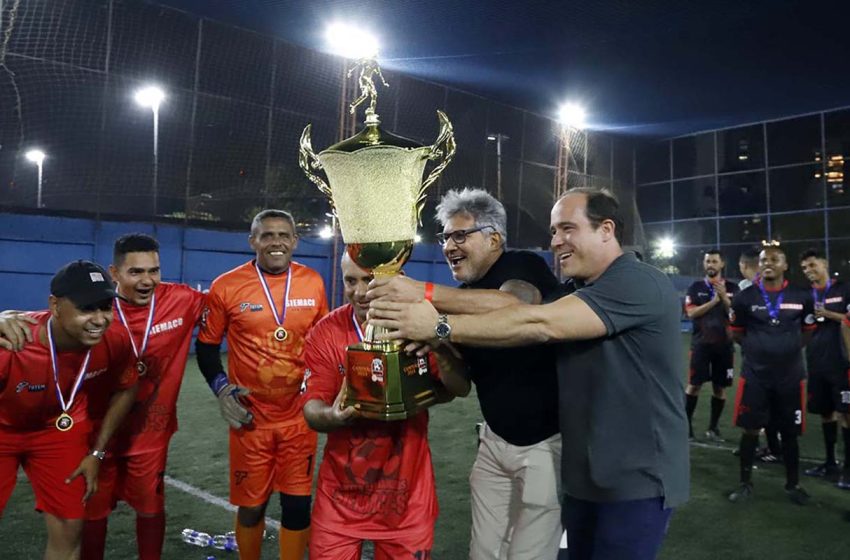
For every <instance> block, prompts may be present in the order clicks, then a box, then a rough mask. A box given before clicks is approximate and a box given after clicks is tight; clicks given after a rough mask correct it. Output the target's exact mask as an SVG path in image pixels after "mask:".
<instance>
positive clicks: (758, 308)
mask: <svg viewBox="0 0 850 560" xmlns="http://www.w3.org/2000/svg"><path fill="white" fill-rule="evenodd" d="M756 311H767V307H765V306H763V305H751V306H750V313H755V312H756Z"/></svg>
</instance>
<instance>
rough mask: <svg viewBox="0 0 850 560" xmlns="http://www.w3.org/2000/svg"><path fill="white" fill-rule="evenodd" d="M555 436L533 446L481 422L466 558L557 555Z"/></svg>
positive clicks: (526, 559)
mask: <svg viewBox="0 0 850 560" xmlns="http://www.w3.org/2000/svg"><path fill="white" fill-rule="evenodd" d="M560 465H561V435H560V434H555V435H554V436H552V437H550V438H548V439H545V440H543V441H541V442H540V443H537V444H535V445H529V446H524V447H519V446H516V445H511V444H510V443H508V442H506V441H505V440H503V439H502V438H500V437H499V436H498V435H496V434H495V433H494V432H493V431H492V430H491V429H490V428H489V426H487V424H484V425H483V426H482V427H481V432H480V434H479V446H478V456H477V457H476V459H475V463H474V464H473V465H472V473H471V474H470V475H469V485H470V490H471V502H472V540H471V542H470V546H469V558H470V560H549V559H554V558H555V557H556V556H557V555H558V544H559V542H560V539H561V534H562V533H563V530H562V528H561V505H560V502H559V496H560V495H561V490H560V477H559V475H558V472H559V469H560Z"/></svg>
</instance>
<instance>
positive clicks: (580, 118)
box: [558, 103, 587, 130]
mask: <svg viewBox="0 0 850 560" xmlns="http://www.w3.org/2000/svg"><path fill="white" fill-rule="evenodd" d="M558 122H559V123H561V126H565V127H571V128H577V129H579V130H581V129H583V128H584V127H585V126H587V112H586V111H585V110H584V107H582V106H581V105H579V104H578V103H564V104H563V105H561V108H560V109H558Z"/></svg>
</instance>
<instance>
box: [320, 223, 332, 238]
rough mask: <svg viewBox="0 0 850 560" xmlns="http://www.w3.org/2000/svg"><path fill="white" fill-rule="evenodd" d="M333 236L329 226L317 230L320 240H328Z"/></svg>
mask: <svg viewBox="0 0 850 560" xmlns="http://www.w3.org/2000/svg"><path fill="white" fill-rule="evenodd" d="M333 236H334V230H333V229H331V226H325V227H323V228H322V229H321V230H319V237H321V238H322V239H330V238H331V237H333Z"/></svg>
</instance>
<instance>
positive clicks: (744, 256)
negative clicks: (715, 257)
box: [738, 249, 761, 266]
mask: <svg viewBox="0 0 850 560" xmlns="http://www.w3.org/2000/svg"><path fill="white" fill-rule="evenodd" d="M760 253H761V249H747V250H746V251H744V252H743V253H741V256H740V257H739V258H738V261H739V262H740V261H744V262H745V263H746V264H748V265H749V266H757V265H758V263H759V254H760Z"/></svg>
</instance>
